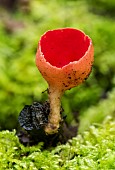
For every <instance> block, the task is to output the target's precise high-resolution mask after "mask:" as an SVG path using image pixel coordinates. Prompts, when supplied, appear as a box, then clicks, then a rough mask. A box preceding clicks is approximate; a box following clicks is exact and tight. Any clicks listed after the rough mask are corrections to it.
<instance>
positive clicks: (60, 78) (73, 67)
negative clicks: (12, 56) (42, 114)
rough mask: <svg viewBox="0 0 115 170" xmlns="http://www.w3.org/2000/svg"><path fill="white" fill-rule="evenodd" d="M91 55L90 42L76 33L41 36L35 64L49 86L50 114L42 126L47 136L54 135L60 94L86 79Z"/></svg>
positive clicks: (68, 30) (55, 32)
mask: <svg viewBox="0 0 115 170" xmlns="http://www.w3.org/2000/svg"><path fill="white" fill-rule="evenodd" d="M93 56H94V49H93V45H92V40H91V38H90V37H89V36H87V35H85V33H84V32H82V31H80V30H77V29H73V28H63V29H56V30H50V31H48V32H46V33H45V34H43V36H42V37H41V39H40V41H39V46H38V49H37V54H36V65H37V67H38V69H39V71H40V72H41V74H42V76H43V77H44V79H45V80H46V81H47V82H48V84H49V100H50V112H51V114H50V115H49V124H48V126H47V127H46V132H47V133H55V132H56V131H57V130H58V128H59V122H60V121H61V118H60V115H59V113H57V112H60V98H61V95H62V94H63V92H64V91H65V90H68V89H70V88H72V87H75V86H77V85H79V84H81V83H82V82H83V81H84V80H85V79H86V78H87V77H88V76H89V74H90V72H91V69H92V64H93V60H94V57H93ZM58 100H59V101H58ZM56 115H58V116H57V117H56ZM52 119H53V121H52ZM57 119H59V120H57ZM54 120H55V121H54ZM51 129H52V130H51Z"/></svg>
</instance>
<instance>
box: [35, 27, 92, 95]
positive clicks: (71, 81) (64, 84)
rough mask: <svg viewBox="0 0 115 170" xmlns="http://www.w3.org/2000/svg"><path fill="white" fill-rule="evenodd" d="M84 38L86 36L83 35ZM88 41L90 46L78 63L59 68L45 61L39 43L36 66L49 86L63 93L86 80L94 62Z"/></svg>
mask: <svg viewBox="0 0 115 170" xmlns="http://www.w3.org/2000/svg"><path fill="white" fill-rule="evenodd" d="M67 29H69V28H67ZM77 31H80V30H77ZM82 33H83V32H82ZM83 34H84V33H83ZM84 36H86V35H85V34H84ZM87 37H88V36H87ZM88 38H89V37H88ZM89 40H90V44H89V46H88V49H87V51H86V52H85V54H84V55H83V56H82V57H81V58H80V59H79V60H78V61H73V62H70V63H69V64H67V65H65V66H63V67H61V68H58V67H56V66H53V65H51V64H50V63H49V62H48V61H46V59H45V57H44V54H43V53H42V51H41V44H40V41H39V47H38V49H37V54H36V65H37V67H38V69H39V71H40V72H41V74H42V76H43V77H44V79H45V80H46V81H47V82H48V84H49V86H53V87H57V88H58V89H59V90H60V91H63V92H64V91H65V90H68V89H70V88H72V87H75V86H77V85H79V84H81V83H82V82H83V81H84V80H86V79H87V78H88V76H89V74H90V72H91V69H92V64H93V61H94V57H93V55H94V48H93V45H92V40H91V39H90V38H89Z"/></svg>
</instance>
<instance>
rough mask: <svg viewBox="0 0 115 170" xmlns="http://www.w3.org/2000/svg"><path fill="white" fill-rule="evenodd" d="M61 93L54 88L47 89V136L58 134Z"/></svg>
mask: <svg viewBox="0 0 115 170" xmlns="http://www.w3.org/2000/svg"><path fill="white" fill-rule="evenodd" d="M62 94H63V92H62V91H61V90H59V89H58V88H57V87H55V86H50V87H49V102H50V114H49V117H48V124H47V125H46V127H45V132H46V133H47V134H54V133H57V132H58V129H59V126H60V122H61V115H60V108H61V96H62Z"/></svg>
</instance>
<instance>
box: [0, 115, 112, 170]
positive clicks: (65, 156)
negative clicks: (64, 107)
mask: <svg viewBox="0 0 115 170" xmlns="http://www.w3.org/2000/svg"><path fill="white" fill-rule="evenodd" d="M42 147H43V143H39V144H38V145H36V146H32V147H29V146H28V147H24V146H23V145H22V144H20V143H19V141H18V138H17V137H16V134H15V131H13V132H9V131H2V132H0V168H1V170H7V169H9V170H12V169H15V170H16V169H17V170H21V169H25V170H38V169H40V170H43V169H44V170H60V169H61V170H65V169H69V170H74V169H75V170H79V169H81V170H91V169H93V170H98V169H100V170H108V169H115V161H114V160H115V120H112V118H111V117H107V118H106V120H105V121H104V122H103V124H102V125H100V124H96V125H95V126H94V125H93V126H91V127H90V128H89V130H88V131H85V132H84V133H82V134H79V135H78V136H77V137H74V138H73V139H72V140H70V141H68V143H67V144H65V145H60V146H57V147H55V148H50V150H48V149H47V150H42Z"/></svg>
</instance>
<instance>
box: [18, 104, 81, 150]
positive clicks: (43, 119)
mask: <svg viewBox="0 0 115 170" xmlns="http://www.w3.org/2000/svg"><path fill="white" fill-rule="evenodd" d="M62 112H63V109H61V115H62ZM49 113H50V106H49V103H48V102H45V103H43V104H42V103H39V102H34V103H33V104H32V105H25V106H24V108H23V109H22V111H21V112H20V114H19V117H18V121H19V124H20V126H21V129H20V130H19V132H18V134H17V135H18V138H19V141H20V142H21V143H22V144H24V145H25V146H28V145H29V146H32V145H36V144H38V143H39V142H43V143H44V148H48V147H54V146H56V145H58V144H64V143H66V142H67V141H68V140H69V139H71V138H72V137H74V136H76V135H77V129H78V127H77V126H71V125H68V124H67V122H66V116H62V123H61V124H60V129H59V131H58V133H56V134H53V135H47V134H46V133H45V131H44V127H45V126H46V124H47V123H48V115H49Z"/></svg>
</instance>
